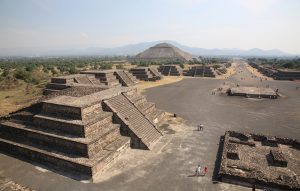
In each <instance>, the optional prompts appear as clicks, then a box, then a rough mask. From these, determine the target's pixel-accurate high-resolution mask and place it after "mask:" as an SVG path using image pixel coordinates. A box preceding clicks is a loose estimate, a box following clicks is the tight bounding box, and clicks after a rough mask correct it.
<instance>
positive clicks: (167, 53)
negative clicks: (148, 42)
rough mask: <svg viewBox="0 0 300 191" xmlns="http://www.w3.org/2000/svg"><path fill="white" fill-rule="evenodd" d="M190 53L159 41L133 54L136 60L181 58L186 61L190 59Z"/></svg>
mask: <svg viewBox="0 0 300 191" xmlns="http://www.w3.org/2000/svg"><path fill="white" fill-rule="evenodd" d="M192 57H193V56H192V55H191V54H189V53H187V52H184V51H182V50H180V49H179V48H177V47H175V46H173V45H171V44H168V43H160V44H157V45H155V46H153V47H150V48H148V49H147V50H145V51H144V52H141V53H139V54H138V55H136V56H135V59H136V60H154V61H163V60H181V61H188V60H191V59H192Z"/></svg>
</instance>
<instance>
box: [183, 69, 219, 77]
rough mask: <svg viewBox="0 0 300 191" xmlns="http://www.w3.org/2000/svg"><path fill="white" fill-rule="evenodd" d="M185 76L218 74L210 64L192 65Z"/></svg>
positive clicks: (214, 75) (212, 75) (213, 75)
mask: <svg viewBox="0 0 300 191" xmlns="http://www.w3.org/2000/svg"><path fill="white" fill-rule="evenodd" d="M186 75H187V76H192V77H213V78H214V77H216V76H217V75H218V74H217V72H216V71H215V70H214V68H213V67H211V66H193V67H192V68H190V69H189V70H188V71H187V73H186Z"/></svg>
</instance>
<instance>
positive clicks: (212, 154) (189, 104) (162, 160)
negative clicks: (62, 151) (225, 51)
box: [0, 63, 300, 191]
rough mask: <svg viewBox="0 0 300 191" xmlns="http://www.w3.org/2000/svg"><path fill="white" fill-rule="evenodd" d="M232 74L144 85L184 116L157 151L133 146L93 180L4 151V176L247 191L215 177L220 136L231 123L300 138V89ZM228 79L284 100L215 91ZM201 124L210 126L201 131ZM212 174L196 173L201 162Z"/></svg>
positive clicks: (90, 186)
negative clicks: (76, 177) (268, 90)
mask: <svg viewBox="0 0 300 191" xmlns="http://www.w3.org/2000/svg"><path fill="white" fill-rule="evenodd" d="M236 71H237V72H236V73H235V74H234V75H232V76H230V77H229V78H227V79H207V78H185V79H183V80H180V81H178V82H175V83H169V84H165V85H162V86H157V87H154V86H153V87H152V88H150V85H149V88H147V89H145V91H144V94H145V95H146V96H147V99H148V101H151V102H154V103H155V104H156V106H157V107H158V108H160V109H162V110H164V111H168V112H169V113H176V114H177V115H178V117H179V118H180V119H181V120H179V121H177V120H178V119H172V118H170V120H169V122H168V125H166V126H165V127H164V129H165V132H166V134H165V136H164V137H162V138H161V139H160V140H159V142H158V144H157V145H156V146H155V148H154V149H153V150H151V151H142V150H135V149H132V150H127V151H126V153H124V155H123V156H121V158H120V160H118V161H116V165H114V166H113V167H111V168H110V169H108V171H107V172H106V173H105V174H102V175H101V176H99V177H98V178H99V179H98V181H96V182H95V183H90V182H80V181H76V180H74V179H70V178H68V177H65V176H62V175H59V174H56V173H54V172H51V171H48V170H45V169H41V168H40V167H38V166H36V165H33V164H30V163H26V162H24V161H20V160H18V159H15V158H12V157H9V156H6V155H3V154H0V169H1V170H0V175H2V176H5V177H8V178H9V179H11V180H13V181H15V182H17V183H19V184H21V185H24V186H27V187H30V188H33V189H35V190H41V191H46V190H57V191H60V190H61V191H64V190H80V191H84V190H89V191H92V190H106V191H110V190H111V191H113V190H122V191H123V190H124V191H127V190H128V191H135V190H137V191H141V190H161V191H164V190H175V191H176V190H189V191H202V190H203V191H204V190H209V191H220V190H224V191H246V190H249V191H250V190H251V188H246V187H242V186H236V185H231V184H227V183H221V182H216V181H215V179H214V177H215V176H214V175H215V173H216V172H217V170H218V164H219V161H218V160H217V159H218V157H217V156H218V155H219V153H220V151H219V143H220V136H222V135H224V133H225V131H226V130H236V131H246V132H253V133H258V134H266V135H275V136H280V137H289V138H295V139H299V138H300V129H299V124H300V117H299V116H300V90H297V89H296V87H297V85H298V83H297V82H291V81H275V80H264V81H260V80H259V78H254V77H253V74H251V73H250V72H249V70H248V69H247V68H246V66H245V65H244V64H242V63H238V64H237V68H236ZM224 84H239V85H241V86H258V87H265V86H267V85H268V86H270V88H272V89H279V92H280V93H281V94H282V95H284V97H281V98H279V99H248V98H243V97H231V96H224V95H222V94H219V93H218V92H217V93H216V95H212V94H211V92H212V91H215V90H216V89H217V88H218V87H220V86H223V85H224ZM199 123H202V124H203V125H204V131H203V132H202V131H201V132H200V131H197V130H196V126H197V125H198V124H199ZM199 164H200V165H201V166H207V167H208V174H207V175H206V176H202V177H195V176H194V173H195V168H196V166H197V165H199Z"/></svg>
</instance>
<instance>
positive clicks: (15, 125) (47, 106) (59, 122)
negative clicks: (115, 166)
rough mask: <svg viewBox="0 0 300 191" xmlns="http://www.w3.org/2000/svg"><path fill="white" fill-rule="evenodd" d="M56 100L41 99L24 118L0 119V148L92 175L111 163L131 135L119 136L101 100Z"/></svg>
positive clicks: (56, 167) (84, 175)
mask: <svg viewBox="0 0 300 191" xmlns="http://www.w3.org/2000/svg"><path fill="white" fill-rule="evenodd" d="M79 99H80V98H79ZM57 100H59V99H51V100H47V101H44V102H42V108H41V112H40V113H39V114H35V115H33V116H32V115H30V116H29V117H28V119H27V120H26V121H23V120H22V118H20V117H18V116H17V115H16V117H15V118H13V119H11V120H9V121H5V122H2V123H0V151H1V152H3V153H7V154H9V155H12V156H15V157H19V158H21V159H25V160H27V161H34V162H37V163H39V164H41V165H44V166H46V167H47V168H49V169H50V170H55V171H58V172H61V173H63V174H65V173H66V175H68V174H71V175H80V177H81V178H83V179H91V178H92V177H93V176H94V175H96V174H97V173H99V172H101V171H103V170H105V169H106V168H107V167H108V166H109V165H111V163H112V162H113V161H114V159H115V158H116V157H117V156H118V155H119V154H120V152H121V151H122V150H123V149H125V148H127V147H128V146H129V143H130V138H129V137H125V136H121V134H120V125H118V124H113V122H112V117H113V114H112V113H111V112H105V111H103V110H102V104H101V102H98V103H89V104H87V105H86V104H85V105H80V103H74V101H70V102H64V103H58V101H57ZM30 119H32V120H31V121H30Z"/></svg>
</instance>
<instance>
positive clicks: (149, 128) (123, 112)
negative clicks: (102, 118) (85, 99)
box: [104, 95, 161, 148]
mask: <svg viewBox="0 0 300 191" xmlns="http://www.w3.org/2000/svg"><path fill="white" fill-rule="evenodd" d="M104 103H105V104H107V106H108V107H109V108H111V110H112V111H113V112H114V113H115V114H116V115H117V116H118V117H119V118H120V119H121V120H122V121H123V123H124V124H126V125H127V128H129V129H130V130H131V131H132V132H133V133H134V134H135V135H136V136H137V137H138V138H139V139H140V140H141V141H142V142H143V144H144V145H145V146H146V147H147V148H150V147H151V144H152V143H153V142H155V141H156V140H157V139H158V138H159V137H160V136H161V133H160V132H159V131H158V130H157V129H156V127H155V126H154V125H153V124H152V123H151V122H150V121H149V120H148V119H147V118H146V117H145V116H144V115H143V114H142V113H141V112H140V111H139V110H138V109H137V108H136V107H134V105H133V104H132V103H131V102H129V100H128V99H127V98H126V97H125V96H124V95H118V96H116V97H113V98H110V99H108V100H105V101H104Z"/></svg>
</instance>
